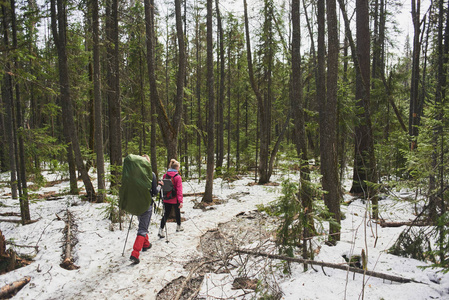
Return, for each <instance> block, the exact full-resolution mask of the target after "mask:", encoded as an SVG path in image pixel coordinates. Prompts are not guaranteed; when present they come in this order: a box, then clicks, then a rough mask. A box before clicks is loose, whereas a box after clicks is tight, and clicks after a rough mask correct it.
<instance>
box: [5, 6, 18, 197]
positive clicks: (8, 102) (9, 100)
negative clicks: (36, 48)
mask: <svg viewBox="0 0 449 300" xmlns="http://www.w3.org/2000/svg"><path fill="white" fill-rule="evenodd" d="M2 15H3V22H2V23H3V41H4V45H5V46H6V47H8V45H9V28H8V23H9V22H8V14H7V8H6V7H5V6H4V5H2ZM4 56H5V62H6V68H5V74H4V77H3V85H2V98H3V104H4V107H5V114H4V115H5V132H6V134H5V136H6V140H7V141H8V152H9V169H10V171H11V183H10V184H11V197H12V199H17V196H18V185H17V164H16V161H17V160H16V149H15V136H14V114H13V113H14V101H13V90H12V78H11V75H10V74H11V64H10V62H9V61H10V59H9V58H8V51H5V52H4Z"/></svg>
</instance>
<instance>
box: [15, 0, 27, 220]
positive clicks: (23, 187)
mask: <svg viewBox="0 0 449 300" xmlns="http://www.w3.org/2000/svg"><path fill="white" fill-rule="evenodd" d="M15 7H16V4H15V0H11V16H12V18H11V21H12V45H13V48H17V47H18V46H17V24H16V23H17V22H16V11H15ZM14 67H15V69H16V70H18V69H19V64H18V62H17V59H15V58H14ZM16 72H17V71H16ZM14 88H15V91H16V115H17V120H16V127H17V130H16V132H17V131H18V132H17V134H16V135H17V149H16V150H18V151H17V153H18V160H17V161H18V168H17V169H18V178H19V185H20V188H19V191H21V195H20V199H19V201H20V213H21V217H22V224H23V225H24V224H25V223H26V222H27V221H30V219H31V217H30V207H29V201H28V187H27V177H26V167H25V149H24V142H23V135H24V134H25V132H24V131H25V127H24V126H23V123H24V121H23V116H22V110H23V107H22V101H21V95H20V85H19V83H18V82H17V81H15V84H14Z"/></svg>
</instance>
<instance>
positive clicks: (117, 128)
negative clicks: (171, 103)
mask: <svg viewBox="0 0 449 300" xmlns="http://www.w3.org/2000/svg"><path fill="white" fill-rule="evenodd" d="M106 16H107V17H106V40H107V43H106V49H107V86H108V89H107V99H108V104H109V105H108V108H109V156H110V163H111V189H115V188H118V184H119V177H120V174H121V172H120V170H119V168H120V167H121V166H122V128H121V126H122V124H121V101H120V65H119V42H120V41H119V32H118V31H119V28H118V0H107V1H106Z"/></svg>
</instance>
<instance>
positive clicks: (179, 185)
mask: <svg viewBox="0 0 449 300" xmlns="http://www.w3.org/2000/svg"><path fill="white" fill-rule="evenodd" d="M167 174H168V175H169V176H170V177H171V178H172V181H173V186H174V188H175V189H176V197H174V198H171V199H168V200H164V203H170V204H176V203H183V197H182V178H181V175H179V174H178V172H176V171H168V172H167V173H166V174H164V176H163V178H164V179H165V176H166V175H167ZM176 174H178V176H176V177H175V175H176Z"/></svg>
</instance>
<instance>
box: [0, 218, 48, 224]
mask: <svg viewBox="0 0 449 300" xmlns="http://www.w3.org/2000/svg"><path fill="white" fill-rule="evenodd" d="M37 221H39V220H30V221H26V222H25V225H28V224H31V223H35V222H37ZM0 222H9V223H17V224H20V223H22V220H15V219H0Z"/></svg>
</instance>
